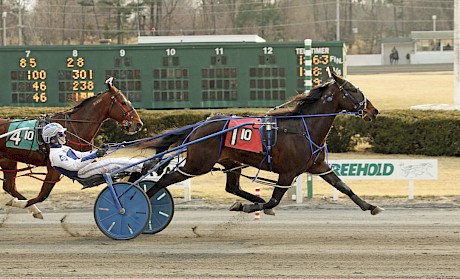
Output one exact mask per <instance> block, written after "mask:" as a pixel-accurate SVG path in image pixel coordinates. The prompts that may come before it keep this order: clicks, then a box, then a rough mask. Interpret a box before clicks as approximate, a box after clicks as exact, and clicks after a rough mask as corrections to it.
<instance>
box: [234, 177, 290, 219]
mask: <svg viewBox="0 0 460 279" xmlns="http://www.w3.org/2000/svg"><path fill="white" fill-rule="evenodd" d="M293 180H294V177H292V176H290V175H281V174H280V176H279V178H278V182H277V185H280V186H289V185H291V184H292V181H293ZM287 189H288V187H277V186H275V189H274V190H273V193H272V197H271V198H270V200H269V201H268V202H264V203H254V204H244V205H242V207H241V210H242V211H244V212H246V213H251V212H255V211H259V210H263V211H264V213H265V214H268V215H275V212H274V211H273V208H274V207H276V206H278V205H279V203H280V202H281V199H282V198H283V196H284V194H285V193H286V191H287Z"/></svg>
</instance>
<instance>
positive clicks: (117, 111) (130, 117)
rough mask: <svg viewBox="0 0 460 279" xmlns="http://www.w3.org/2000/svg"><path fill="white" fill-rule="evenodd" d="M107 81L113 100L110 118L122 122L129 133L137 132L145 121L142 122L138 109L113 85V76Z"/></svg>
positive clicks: (109, 113)
mask: <svg viewBox="0 0 460 279" xmlns="http://www.w3.org/2000/svg"><path fill="white" fill-rule="evenodd" d="M105 83H106V84H107V87H108V93H109V95H110V99H111V102H112V104H111V105H110V109H109V112H108V116H109V118H112V119H114V120H116V121H117V122H118V123H120V124H122V125H123V126H124V127H125V129H126V131H127V133H128V134H135V133H137V132H138V131H139V130H140V129H141V128H142V126H143V125H144V123H142V120H141V118H140V117H139V115H138V114H137V111H136V109H135V108H134V107H133V106H132V104H131V102H130V101H129V100H128V99H127V98H126V96H125V95H124V94H123V93H122V92H121V91H120V90H119V89H118V88H116V87H115V85H113V77H110V78H108V79H107V80H106V81H105Z"/></svg>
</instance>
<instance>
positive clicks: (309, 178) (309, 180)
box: [307, 173, 313, 200]
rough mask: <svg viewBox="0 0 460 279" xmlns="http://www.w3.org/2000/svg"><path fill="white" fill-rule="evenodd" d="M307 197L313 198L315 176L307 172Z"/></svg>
mask: <svg viewBox="0 0 460 279" xmlns="http://www.w3.org/2000/svg"><path fill="white" fill-rule="evenodd" d="M307 197H308V199H309V200H311V199H312V198H313V177H312V176H311V174H309V173H307Z"/></svg>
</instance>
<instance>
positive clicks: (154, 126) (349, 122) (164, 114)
mask: <svg viewBox="0 0 460 279" xmlns="http://www.w3.org/2000/svg"><path fill="white" fill-rule="evenodd" d="M53 109H54V110H53ZM3 111H4V112H5V115H6V116H7V117H11V118H32V117H37V116H39V115H40V114H42V113H51V112H55V111H58V110H57V109H56V108H46V109H43V108H27V109H26V110H25V109H24V108H7V109H5V108H3ZM221 111H222V113H226V114H238V115H256V114H264V112H265V111H266V109H225V110H221ZM216 112H218V110H167V111H156V110H138V113H139V115H140V116H141V118H142V121H143V122H144V127H143V129H142V131H140V132H139V133H137V134H136V135H132V136H128V135H126V134H125V133H124V132H123V128H122V127H120V126H118V125H117V124H116V123H115V122H114V121H107V122H105V123H104V124H103V126H102V129H101V131H100V132H99V134H98V136H97V138H96V144H97V145H100V144H102V143H104V142H122V141H129V140H134V139H139V138H145V137H149V136H152V135H154V134H158V133H161V132H162V131H164V130H167V129H173V128H177V127H181V126H184V125H188V124H193V123H196V122H199V121H201V120H204V119H206V118H207V117H208V116H210V115H211V114H214V113H216ZM459 131H460V112H459V111H417V110H392V111H386V112H383V113H381V114H380V115H379V116H378V118H377V120H376V121H372V122H365V121H363V120H361V119H360V118H358V117H355V116H338V117H337V118H336V120H335V122H334V125H333V127H332V129H331V132H330V134H329V137H328V141H327V142H328V147H329V151H330V152H347V151H352V150H356V149H357V148H360V147H362V146H365V147H366V148H367V150H369V151H371V152H375V153H383V154H420V155H430V156H460V139H459V136H458V135H457V133H458V132H459Z"/></svg>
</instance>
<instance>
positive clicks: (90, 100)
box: [68, 92, 105, 115]
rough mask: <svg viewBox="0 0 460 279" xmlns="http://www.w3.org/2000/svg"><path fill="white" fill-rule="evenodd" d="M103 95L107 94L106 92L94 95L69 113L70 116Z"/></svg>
mask: <svg viewBox="0 0 460 279" xmlns="http://www.w3.org/2000/svg"><path fill="white" fill-rule="evenodd" d="M102 93H105V92H99V93H97V94H96V95H94V96H92V97H89V98H86V99H84V100H83V101H81V102H80V103H79V104H77V105H76V106H75V107H73V109H72V111H71V112H69V113H68V114H69V115H71V114H72V113H76V112H77V111H78V110H79V109H80V108H82V107H84V106H86V105H87V104H89V103H90V102H92V101H93V100H94V99H96V98H97V97H98V96H99V95H101V94H102Z"/></svg>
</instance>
